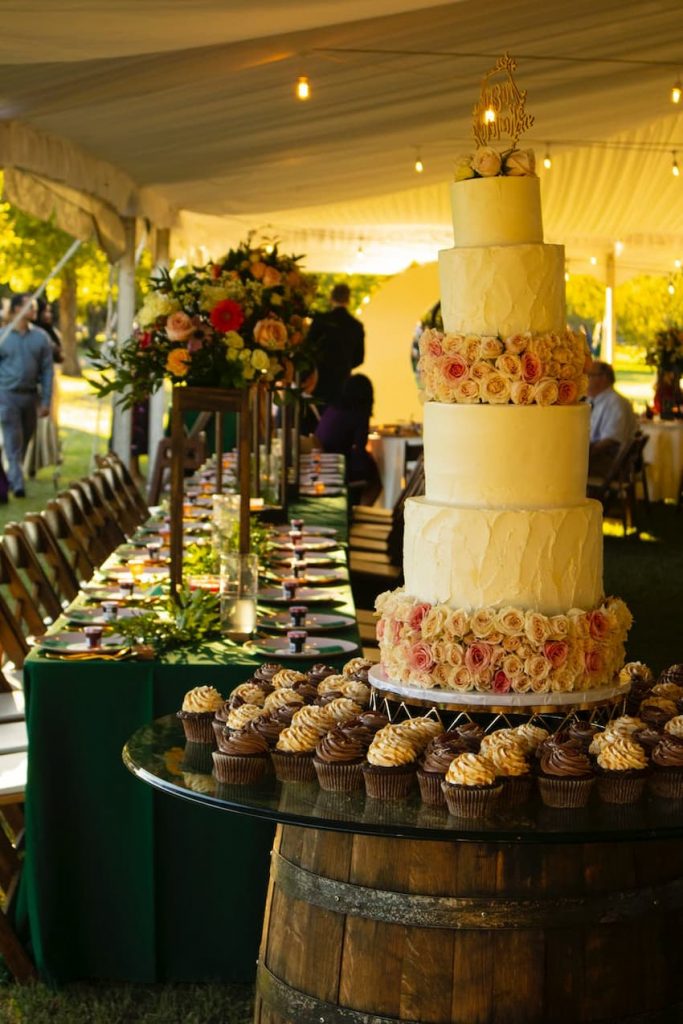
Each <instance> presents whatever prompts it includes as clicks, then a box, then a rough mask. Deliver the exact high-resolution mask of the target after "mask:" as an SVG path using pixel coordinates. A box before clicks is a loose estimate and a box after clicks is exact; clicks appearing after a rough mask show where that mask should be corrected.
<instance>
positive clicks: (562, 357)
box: [553, 345, 572, 363]
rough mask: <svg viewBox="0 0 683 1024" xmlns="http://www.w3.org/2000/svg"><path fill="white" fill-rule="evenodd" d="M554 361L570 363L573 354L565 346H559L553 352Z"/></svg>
mask: <svg viewBox="0 0 683 1024" xmlns="http://www.w3.org/2000/svg"><path fill="white" fill-rule="evenodd" d="M553 359H554V360H555V362H556V363H570V362H571V361H572V354H571V352H570V351H569V349H568V348H565V346H564V345H558V346H557V348H556V349H554V351H553Z"/></svg>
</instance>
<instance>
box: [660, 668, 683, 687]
mask: <svg viewBox="0 0 683 1024" xmlns="http://www.w3.org/2000/svg"><path fill="white" fill-rule="evenodd" d="M657 682H658V683H676V685H677V686H683V664H678V665H669V667H668V668H665V669H664V671H663V672H662V674H661V675H660V677H659V679H658V680H657Z"/></svg>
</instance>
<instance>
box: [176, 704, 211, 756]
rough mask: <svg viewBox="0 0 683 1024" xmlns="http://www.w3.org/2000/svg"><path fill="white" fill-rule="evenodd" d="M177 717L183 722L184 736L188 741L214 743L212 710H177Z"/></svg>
mask: <svg viewBox="0 0 683 1024" xmlns="http://www.w3.org/2000/svg"><path fill="white" fill-rule="evenodd" d="M178 718H179V719H180V721H181V722H182V723H183V729H184V730H185V738H186V739H187V740H189V742H190V743H209V744H210V745H211V746H212V747H213V746H214V745H215V736H214V731H213V711H201V712H193V711H179V712H178Z"/></svg>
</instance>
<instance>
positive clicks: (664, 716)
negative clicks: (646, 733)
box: [638, 697, 678, 729]
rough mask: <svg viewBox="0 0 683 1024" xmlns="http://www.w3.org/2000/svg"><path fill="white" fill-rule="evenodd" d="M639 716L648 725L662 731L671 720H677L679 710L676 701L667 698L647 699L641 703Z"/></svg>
mask: <svg viewBox="0 0 683 1024" xmlns="http://www.w3.org/2000/svg"><path fill="white" fill-rule="evenodd" d="M638 714H639V716H640V718H641V719H642V721H643V722H645V724H646V725H653V726H654V727H655V728H656V729H661V728H662V727H663V726H664V725H665V724H666V722H668V721H669V719H670V718H675V716H676V715H677V714H678V708H677V706H676V703H675V701H673V700H668V699H667V698H666V697H647V698H646V699H645V700H644V701H641V704H640V708H639V710H638Z"/></svg>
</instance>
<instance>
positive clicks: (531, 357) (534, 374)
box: [522, 352, 543, 384]
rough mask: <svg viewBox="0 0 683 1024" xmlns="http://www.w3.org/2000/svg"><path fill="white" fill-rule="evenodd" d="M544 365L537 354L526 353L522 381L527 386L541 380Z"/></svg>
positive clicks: (523, 357) (523, 361)
mask: <svg viewBox="0 0 683 1024" xmlns="http://www.w3.org/2000/svg"><path fill="white" fill-rule="evenodd" d="M542 374H543V364H542V362H541V360H540V358H539V356H537V355H536V353H535V352H525V353H524V355H523V356H522V380H524V381H526V383H527V384H535V383H536V381H539V380H540V379H541V376H542Z"/></svg>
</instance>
